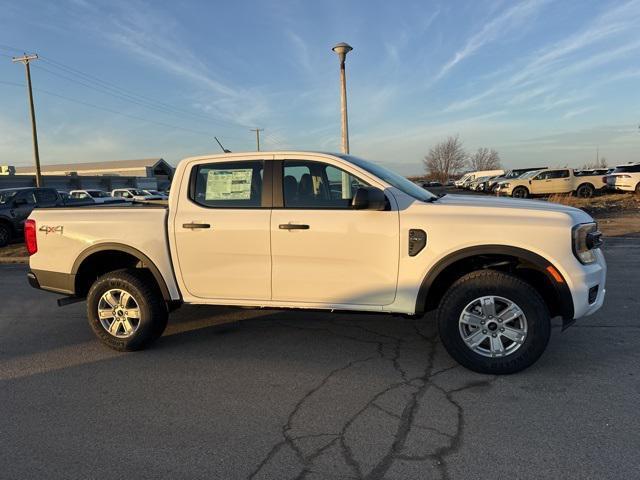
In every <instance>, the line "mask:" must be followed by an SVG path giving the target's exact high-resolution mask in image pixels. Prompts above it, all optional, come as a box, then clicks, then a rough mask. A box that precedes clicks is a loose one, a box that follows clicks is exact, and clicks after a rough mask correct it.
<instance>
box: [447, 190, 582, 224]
mask: <svg viewBox="0 0 640 480" xmlns="http://www.w3.org/2000/svg"><path fill="white" fill-rule="evenodd" d="M437 203H440V204H442V205H452V206H461V207H469V208H483V207H484V208H504V209H510V210H522V211H526V210H533V211H539V212H545V211H546V212H555V213H564V214H567V215H569V216H570V217H571V218H573V219H574V220H575V221H576V222H577V223H587V222H592V221H593V218H592V217H591V216H590V215H589V214H588V213H586V212H585V211H584V210H580V209H579V208H574V207H569V206H567V205H561V204H559V203H552V202H547V201H544V200H523V199H520V198H503V197H484V196H482V197H481V196H479V195H455V194H454V195H445V196H443V197H441V198H439V199H438V200H437Z"/></svg>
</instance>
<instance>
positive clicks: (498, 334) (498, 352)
mask: <svg viewBox="0 0 640 480" xmlns="http://www.w3.org/2000/svg"><path fill="white" fill-rule="evenodd" d="M458 327H459V330H460V336H461V337H462V340H463V341H464V343H465V345H466V346H467V347H468V348H469V349H470V350H472V351H473V352H475V353H477V354H479V355H482V356H485V357H506V356H508V355H511V354H512V353H513V352H515V351H516V350H518V349H519V348H520V347H521V346H522V344H523V343H524V341H525V339H526V338H527V331H528V325H527V318H526V316H525V314H524V312H523V311H522V309H521V308H520V307H519V306H518V305H517V304H516V303H515V302H513V301H511V300H509V299H507V298H504V297H500V296H496V295H489V296H484V297H479V298H476V299H474V300H473V301H471V302H469V303H468V304H467V306H466V307H465V308H464V309H463V311H462V313H461V314H460V318H459V320H458Z"/></svg>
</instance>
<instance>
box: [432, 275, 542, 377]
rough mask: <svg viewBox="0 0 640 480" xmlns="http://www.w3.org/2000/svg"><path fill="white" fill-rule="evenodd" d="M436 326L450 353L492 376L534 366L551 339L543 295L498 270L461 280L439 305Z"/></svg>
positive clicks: (467, 364) (469, 366)
mask: <svg viewBox="0 0 640 480" xmlns="http://www.w3.org/2000/svg"><path fill="white" fill-rule="evenodd" d="M437 321H438V328H439V331H440V338H441V340H442V343H443V345H444V347H445V348H446V349H447V352H449V354H450V355H451V356H452V357H453V358H454V359H455V360H456V361H457V362H458V363H460V364H461V365H463V366H464V367H466V368H468V369H470V370H473V371H475V372H479V373H487V374H509V373H515V372H519V371H521V370H524V369H525V368H527V367H529V366H531V365H532V364H533V363H535V362H536V360H538V358H540V356H541V355H542V353H543V352H544V350H545V348H546V347H547V343H548V342H549V336H550V333H551V322H550V315H549V311H548V309H547V306H546V304H545V303H544V301H543V300H542V298H541V297H540V295H539V294H538V292H537V291H536V290H535V289H534V288H533V287H531V286H530V285H529V284H528V283H526V282H524V281H522V280H520V279H519V278H517V277H514V276H512V275H508V274H506V273H503V272H498V271H494V270H480V271H476V272H472V273H469V274H467V275H465V276H463V277H462V278H460V279H459V280H457V281H456V282H455V283H454V284H453V285H452V286H451V288H450V289H449V290H448V291H447V293H446V294H445V296H444V297H443V299H442V301H441V302H440V307H439V308H438V313H437Z"/></svg>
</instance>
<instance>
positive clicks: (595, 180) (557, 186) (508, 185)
mask: <svg viewBox="0 0 640 480" xmlns="http://www.w3.org/2000/svg"><path fill="white" fill-rule="evenodd" d="M606 186H607V184H606V181H605V180H604V177H603V176H602V174H598V175H576V173H575V172H574V171H573V169H571V168H547V169H544V170H539V171H537V172H536V171H532V172H528V173H525V174H524V175H522V176H520V177H518V178H514V179H511V180H503V181H501V182H498V187H497V188H496V193H497V194H498V195H506V196H511V197H515V198H528V197H533V196H535V195H552V194H555V193H575V194H576V196H578V197H582V198H589V197H592V196H593V195H594V193H595V192H596V191H597V190H602V189H603V188H605V187H606Z"/></svg>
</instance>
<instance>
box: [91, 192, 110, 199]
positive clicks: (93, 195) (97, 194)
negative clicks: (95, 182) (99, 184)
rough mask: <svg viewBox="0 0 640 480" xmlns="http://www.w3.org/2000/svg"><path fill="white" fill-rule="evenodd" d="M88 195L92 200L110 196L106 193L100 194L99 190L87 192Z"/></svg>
mask: <svg viewBox="0 0 640 480" xmlns="http://www.w3.org/2000/svg"><path fill="white" fill-rule="evenodd" d="M88 193H89V195H91V196H92V197H93V198H107V197H110V196H111V195H109V194H108V193H107V192H101V191H100V190H89V191H88Z"/></svg>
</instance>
